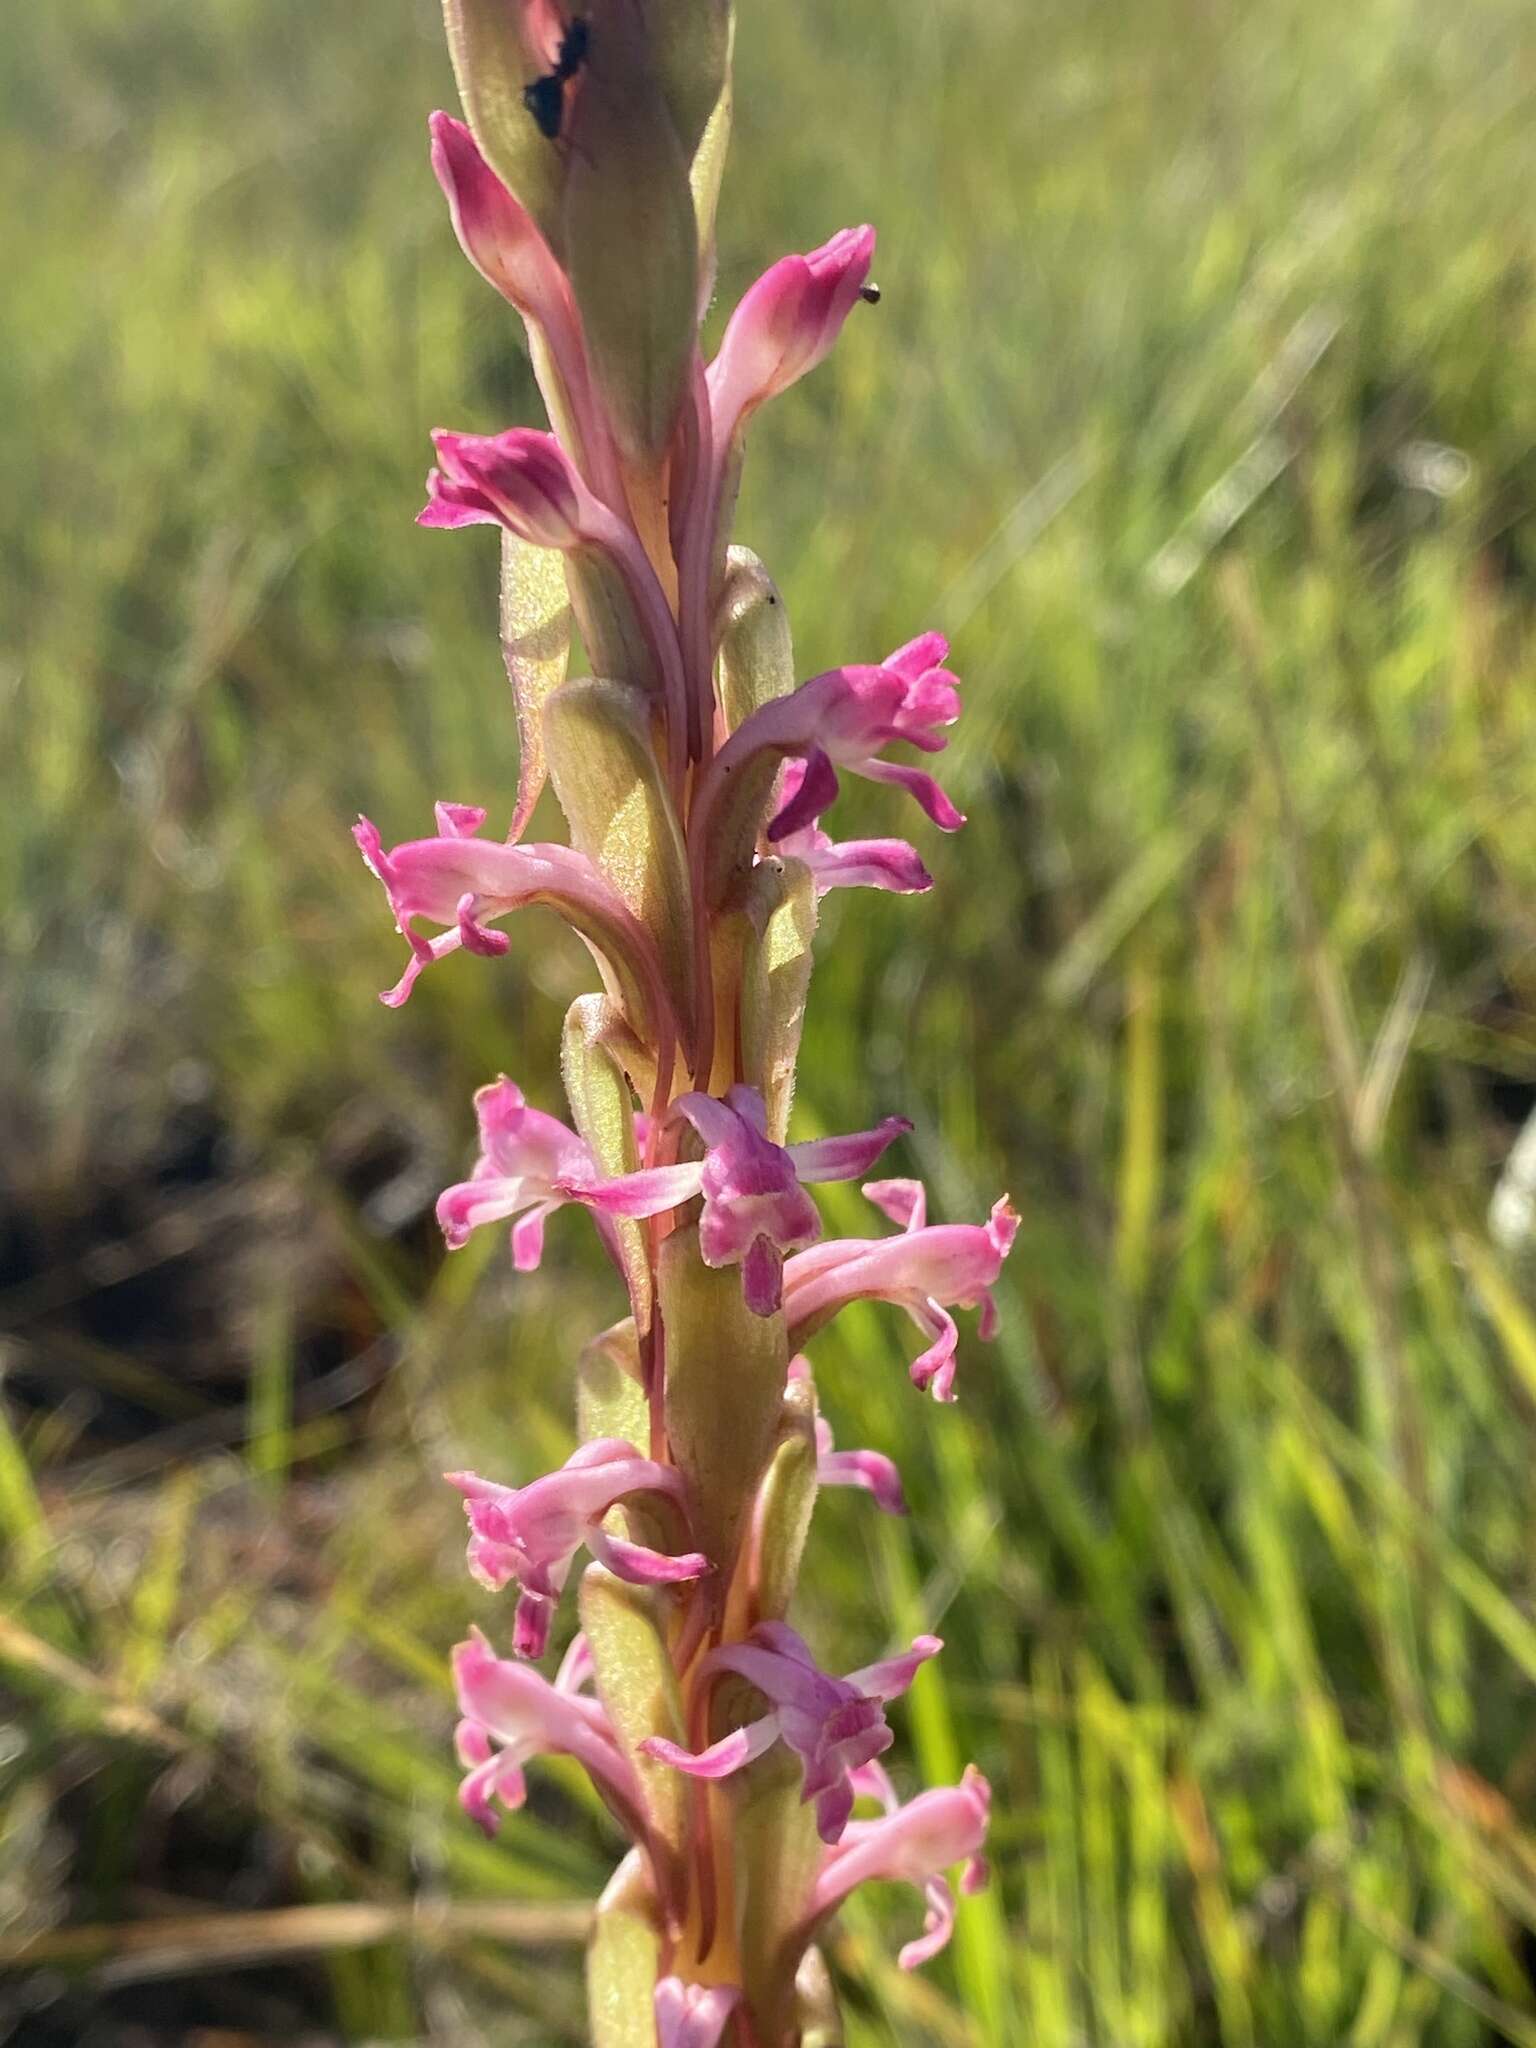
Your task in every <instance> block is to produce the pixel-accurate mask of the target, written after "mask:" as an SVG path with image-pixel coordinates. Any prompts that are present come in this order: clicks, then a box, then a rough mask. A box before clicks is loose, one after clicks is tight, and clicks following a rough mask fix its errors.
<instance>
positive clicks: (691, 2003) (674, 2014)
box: [656, 1977, 741, 2048]
mask: <svg viewBox="0 0 1536 2048" xmlns="http://www.w3.org/2000/svg"><path fill="white" fill-rule="evenodd" d="M740 2003H741V1993H740V1991H739V1990H738V1989H737V1988H736V1986H735V1985H734V1984H709V1985H705V1984H685V1983H684V1982H683V1981H682V1979H681V1978H680V1977H662V1978H661V1979H660V1980H659V1981H658V1983H657V1985H656V2043H657V2048H717V2043H718V2042H719V2041H720V2039H721V2037H722V2036H723V2035H724V2033H725V2025H726V2021H727V2020H728V2019H729V2018H730V2016H731V2014H732V2013H733V2012H734V2011H735V2010H736V2008H737V2006H738V2005H740Z"/></svg>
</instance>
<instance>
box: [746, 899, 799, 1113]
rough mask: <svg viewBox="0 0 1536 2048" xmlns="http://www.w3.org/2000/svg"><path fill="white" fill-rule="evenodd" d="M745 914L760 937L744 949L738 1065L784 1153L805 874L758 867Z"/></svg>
mask: <svg viewBox="0 0 1536 2048" xmlns="http://www.w3.org/2000/svg"><path fill="white" fill-rule="evenodd" d="M748 908H749V914H750V915H751V917H752V921H753V925H754V929H755V930H756V931H757V932H758V933H760V934H761V936H760V937H759V938H758V940H757V942H756V944H755V945H754V946H752V947H751V949H750V952H749V956H748V960H747V968H746V974H745V977H744V981H743V986H742V992H741V1041H742V1065H743V1070H744V1072H745V1076H746V1079H747V1080H748V1082H750V1084H751V1085H752V1086H753V1087H754V1088H757V1089H760V1090H761V1092H762V1097H763V1101H764V1102H765V1103H766V1104H767V1106H768V1135H769V1137H770V1138H772V1139H773V1140H774V1142H775V1143H776V1144H780V1145H782V1144H783V1143H784V1141H785V1137H786V1134H787V1132H788V1130H789V1112H790V1106H791V1104H792V1102H793V1100H794V1093H795V1060H796V1058H797V1057H798V1055H799V1051H800V1030H801V1026H802V1025H803V1024H804V1022H805V999H806V993H807V991H808V989H809V988H810V983H811V967H812V964H813V963H812V958H811V943H812V941H813V940H814V938H815V936H816V887H815V882H814V880H813V878H812V875H811V871H810V869H809V868H808V867H806V866H805V864H804V863H803V862H802V861H797V860H788V861H784V862H782V863H775V862H771V861H763V862H761V863H760V864H759V865H758V866H757V867H756V868H754V869H753V871H752V880H751V884H750V892H749V904H748Z"/></svg>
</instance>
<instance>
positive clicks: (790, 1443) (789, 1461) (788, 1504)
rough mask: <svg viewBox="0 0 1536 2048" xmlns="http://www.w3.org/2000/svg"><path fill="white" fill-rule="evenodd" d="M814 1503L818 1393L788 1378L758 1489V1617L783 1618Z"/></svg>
mask: <svg viewBox="0 0 1536 2048" xmlns="http://www.w3.org/2000/svg"><path fill="white" fill-rule="evenodd" d="M815 1508H816V1393H815V1389H814V1388H813V1387H812V1386H811V1383H810V1381H809V1380H792V1381H791V1382H790V1384H789V1387H788V1389H787V1390H786V1392H785V1395H784V1406H783V1411H782V1414H781V1417H780V1422H779V1442H778V1446H777V1448H776V1449H775V1451H774V1453H773V1458H772V1461H771V1463H770V1464H769V1467H768V1473H767V1477H766V1478H765V1479H764V1480H763V1483H762V1486H761V1488H760V1489H759V1492H758V1501H757V1518H756V1523H755V1527H756V1529H757V1532H758V1533H757V1537H756V1545H757V1556H756V1559H755V1564H756V1572H757V1584H756V1586H755V1587H754V1588H753V1605H754V1608H755V1610H756V1617H757V1619H758V1620H760V1621H762V1620H767V1621H782V1620H783V1618H784V1616H785V1614H786V1613H787V1612H788V1609H789V1603H790V1599H791V1597H792V1596H793V1594H794V1590H795V1586H796V1583H797V1581H798V1580H799V1577H800V1560H801V1559H802V1557H803V1556H804V1555H805V1540H806V1537H807V1536H808V1535H809V1533H810V1527H811V1516H812V1514H813V1513H814V1512H815Z"/></svg>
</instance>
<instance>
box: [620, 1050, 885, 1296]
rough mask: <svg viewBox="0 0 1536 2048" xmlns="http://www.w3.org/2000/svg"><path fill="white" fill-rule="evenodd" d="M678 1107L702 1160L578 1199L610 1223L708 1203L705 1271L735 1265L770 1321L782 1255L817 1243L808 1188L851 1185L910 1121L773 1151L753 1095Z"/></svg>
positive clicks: (687, 1100) (685, 1099)
mask: <svg viewBox="0 0 1536 2048" xmlns="http://www.w3.org/2000/svg"><path fill="white" fill-rule="evenodd" d="M672 1107H673V1110H674V1112H675V1113H676V1114H677V1115H679V1116H682V1117H686V1119H687V1120H688V1122H689V1123H691V1124H692V1125H693V1128H694V1129H695V1130H696V1131H697V1132H698V1134H699V1136H700V1137H701V1138H702V1139H703V1141H704V1146H705V1151H704V1157H703V1158H702V1159H701V1160H696V1161H694V1162H693V1163H691V1164H688V1165H682V1166H657V1167H651V1168H648V1169H646V1170H645V1171H642V1172H640V1173H628V1174H622V1175H620V1176H618V1177H617V1178H616V1179H613V1180H609V1181H604V1182H603V1183H602V1184H601V1185H600V1186H599V1187H597V1188H595V1189H594V1190H592V1191H591V1193H590V1194H583V1195H582V1196H581V1199H582V1200H584V1201H590V1202H591V1204H592V1206H593V1207H594V1208H595V1209H596V1210H598V1211H599V1213H602V1214H607V1215H609V1216H655V1215H659V1214H660V1213H661V1211H662V1210H664V1209H674V1208H676V1207H677V1205H678V1204H679V1203H680V1202H687V1201H691V1200H693V1198H694V1197H695V1196H699V1195H702V1197H703V1199H704V1208H703V1213H702V1215H701V1216H700V1219H699V1251H700V1254H701V1256H702V1257H703V1260H704V1263H705V1265H706V1266H736V1265H739V1266H740V1267H741V1269H742V1292H743V1294H744V1296H745V1299H746V1303H747V1306H748V1308H750V1309H751V1310H752V1311H753V1313H754V1314H755V1315H760V1316H767V1315H772V1314H773V1312H774V1310H775V1309H776V1308H778V1306H779V1303H780V1301H781V1299H782V1296H783V1276H784V1254H785V1252H787V1251H794V1250H796V1249H798V1248H799V1247H800V1246H802V1245H808V1244H814V1243H815V1241H816V1239H817V1238H818V1237H820V1235H821V1218H820V1216H819V1215H818V1214H817V1212H816V1205H815V1204H814V1203H813V1202H812V1201H811V1199H810V1197H809V1196H808V1195H807V1194H806V1192H805V1189H804V1187H803V1185H802V1183H803V1182H806V1181H831V1180H854V1179H856V1178H857V1177H858V1176H859V1175H860V1174H861V1173H866V1172H867V1171H868V1170H869V1166H870V1164H872V1163H873V1162H874V1161H875V1160H876V1159H878V1158H879V1157H880V1154H881V1153H882V1152H883V1151H884V1150H885V1149H886V1147H887V1146H888V1145H890V1144H891V1143H892V1142H893V1141H894V1140H895V1139H896V1138H899V1137H900V1136H901V1135H902V1134H903V1133H904V1132H906V1131H910V1130H911V1128H912V1126H911V1124H910V1123H909V1122H908V1121H907V1119H906V1118H905V1117H900V1116H890V1117H887V1118H886V1119H885V1121H884V1122H883V1123H881V1124H879V1125H877V1126H876V1128H875V1129H874V1130H872V1131H855V1132H853V1133H851V1134H850V1135H849V1136H847V1137H842V1138H813V1139H811V1140H809V1141H808V1142H807V1143H805V1144H801V1145H776V1144H774V1142H773V1140H772V1139H771V1138H770V1137H769V1136H768V1119H767V1112H766V1110H765V1108H764V1105H763V1098H762V1096H761V1095H760V1094H759V1093H758V1091H757V1090H756V1089H755V1088H745V1087H740V1086H737V1087H733V1088H730V1089H728V1090H727V1091H726V1096H725V1100H724V1101H723V1102H722V1101H718V1100H717V1099H716V1098H715V1097H714V1096H712V1095H703V1094H699V1093H697V1092H694V1093H692V1094H688V1095H680V1096H679V1097H678V1099H677V1101H676V1102H675V1103H674V1104H673V1105H672Z"/></svg>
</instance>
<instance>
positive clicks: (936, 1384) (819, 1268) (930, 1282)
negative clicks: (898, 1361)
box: [784, 1180, 1019, 1401]
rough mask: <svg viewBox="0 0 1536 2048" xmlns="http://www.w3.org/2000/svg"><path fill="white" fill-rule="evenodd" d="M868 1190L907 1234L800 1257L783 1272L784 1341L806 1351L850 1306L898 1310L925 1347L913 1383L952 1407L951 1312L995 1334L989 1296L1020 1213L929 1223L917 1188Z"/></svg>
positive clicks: (954, 1336)
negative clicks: (975, 1315) (972, 1312)
mask: <svg viewBox="0 0 1536 2048" xmlns="http://www.w3.org/2000/svg"><path fill="white" fill-rule="evenodd" d="M864 1192H865V1194H866V1195H868V1197H869V1199H870V1200H871V1201H872V1202H873V1203H874V1204H875V1205H876V1207H877V1208H880V1209H883V1210H884V1211H885V1213H886V1215H887V1216H889V1217H890V1218H891V1219H892V1220H893V1221H894V1222H897V1223H900V1224H902V1225H903V1226H904V1227H903V1231H902V1234H901V1235H900V1236H899V1237H877V1238H859V1237H852V1238H833V1239H830V1240H828V1242H826V1243H825V1244H818V1245H815V1246H813V1247H812V1248H811V1250H810V1251H805V1252H799V1253H797V1254H796V1256H795V1257H794V1258H793V1259H791V1260H790V1262H789V1264H788V1266H787V1267H786V1268H785V1273H784V1306H785V1313H786V1314H787V1316H788V1318H789V1326H790V1332H789V1334H790V1342H791V1344H793V1345H800V1344H803V1343H804V1342H805V1341H806V1340H807V1338H809V1337H810V1336H812V1335H813V1334H814V1332H815V1331H817V1330H819V1329H820V1328H821V1327H822V1325H823V1324H824V1323H827V1322H830V1320H831V1319H832V1317H833V1316H835V1315H836V1314H837V1311H838V1310H839V1309H840V1308H843V1307H845V1306H846V1305H847V1303H849V1302H850V1301H890V1302H894V1303H896V1304H897V1305H898V1306H899V1307H901V1308H904V1309H905V1310H906V1311H907V1314H908V1315H909V1316H910V1317H911V1318H912V1320H913V1322H914V1323H916V1324H917V1327H918V1328H919V1329H920V1330H921V1331H922V1333H923V1335H924V1336H925V1337H928V1338H929V1339H931V1342H930V1344H929V1347H928V1349H927V1350H926V1351H924V1352H923V1353H922V1355H921V1356H920V1357H919V1358H916V1359H914V1360H913V1362H912V1381H913V1384H914V1385H915V1386H918V1387H921V1388H924V1389H928V1388H931V1389H932V1392H933V1397H934V1399H935V1400H936V1401H952V1400H953V1399H954V1398H955V1391H954V1381H955V1347H956V1345H957V1343H958V1341H959V1332H958V1331H957V1330H956V1328H955V1321H954V1317H953V1316H951V1315H950V1314H949V1313H948V1311H949V1309H950V1308H980V1310H981V1322H980V1325H979V1335H980V1336H981V1337H982V1338H983V1339H986V1338H990V1337H992V1336H994V1335H995V1334H996V1330H997V1305H996V1303H995V1302H994V1301H993V1299H992V1295H991V1292H990V1289H991V1288H992V1286H993V1284H994V1283H995V1281H996V1279H997V1276H998V1274H999V1273H1000V1272H1001V1271H1002V1264H1003V1260H1004V1259H1005V1258H1006V1257H1007V1256H1008V1253H1009V1251H1010V1250H1011V1248H1012V1245H1013V1240H1014V1238H1015V1236H1016V1235H1017V1233H1018V1228H1019V1219H1018V1215H1017V1213H1016V1212H1015V1210H1014V1208H1013V1205H1012V1204H1011V1203H1010V1202H1009V1200H1008V1197H1007V1196H1006V1195H1003V1196H1001V1197H1000V1198H999V1200H998V1201H996V1202H995V1203H994V1204H993V1206H992V1214H991V1216H990V1217H989V1218H988V1219H987V1221H986V1222H985V1223H984V1224H972V1223H938V1224H930V1223H929V1222H928V1220H927V1197H926V1195H925V1193H924V1190H923V1185H922V1182H921V1181H916V1180H882V1181H870V1182H869V1183H868V1184H867V1185H866V1187H865V1189H864Z"/></svg>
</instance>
